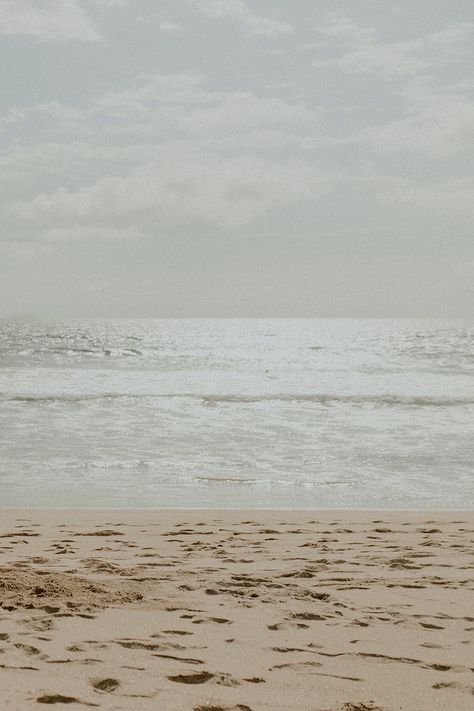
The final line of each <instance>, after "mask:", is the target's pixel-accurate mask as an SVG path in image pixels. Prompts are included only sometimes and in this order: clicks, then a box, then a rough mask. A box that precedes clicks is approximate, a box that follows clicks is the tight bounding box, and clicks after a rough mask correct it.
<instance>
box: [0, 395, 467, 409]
mask: <svg viewBox="0 0 474 711" xmlns="http://www.w3.org/2000/svg"><path fill="white" fill-rule="evenodd" d="M177 398H179V399H193V400H199V401H200V402H201V403H202V404H204V405H207V406H216V405H221V404H223V405H225V404H230V405H231V404H237V405H239V404H241V405H252V404H258V403H261V402H262V403H265V402H283V403H289V404H291V403H313V404H316V405H331V404H333V403H334V404H337V403H341V404H350V405H356V406H357V405H360V406H363V405H374V406H378V407H390V406H401V407H459V406H467V405H474V396H472V397H449V396H447V397H431V396H425V395H397V394H380V395H373V394H367V395H364V394H357V395H341V394H331V393H275V394H260V395H244V394H229V395H225V394H221V395H217V394H215V395H203V394H199V393H113V392H112V393H90V394H86V393H84V394H62V393H58V394H54V393H53V394H38V395H34V394H32V395H29V394H16V393H0V402H19V403H34V404H48V403H81V402H88V401H100V400H104V401H107V400H150V399H167V400H169V399H177Z"/></svg>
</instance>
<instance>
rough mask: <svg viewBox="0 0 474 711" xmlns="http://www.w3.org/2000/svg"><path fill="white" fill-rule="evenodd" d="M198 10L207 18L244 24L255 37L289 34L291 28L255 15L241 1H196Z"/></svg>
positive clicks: (282, 23) (283, 23) (291, 30)
mask: <svg viewBox="0 0 474 711" xmlns="http://www.w3.org/2000/svg"><path fill="white" fill-rule="evenodd" d="M197 2H198V6H199V8H200V9H201V10H202V12H203V13H204V14H205V15H207V16H208V17H214V18H217V19H219V18H231V19H235V20H239V21H240V22H242V23H244V24H245V25H246V26H247V28H248V29H249V30H250V32H252V33H253V34H255V35H267V36H274V35H285V34H291V33H292V32H293V28H292V27H291V25H289V24H288V23H286V22H278V21H277V20H272V19H270V18H268V17H262V16H260V15H255V14H254V13H253V12H252V11H251V10H250V9H249V8H248V6H247V5H246V4H245V3H244V2H242V0H197Z"/></svg>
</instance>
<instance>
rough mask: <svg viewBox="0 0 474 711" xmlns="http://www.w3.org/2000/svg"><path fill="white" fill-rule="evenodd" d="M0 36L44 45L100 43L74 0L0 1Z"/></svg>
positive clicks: (93, 29) (90, 22)
mask: <svg viewBox="0 0 474 711" xmlns="http://www.w3.org/2000/svg"><path fill="white" fill-rule="evenodd" d="M0 34H3V35H28V36H30V37H35V38H37V39H40V40H45V41H52V40H81V41H84V42H97V41H98V40H99V39H100V36H99V34H98V32H97V30H96V28H95V26H94V24H93V22H92V20H91V19H90V18H89V17H88V16H87V14H86V13H85V12H84V10H83V9H82V8H81V7H80V6H79V5H78V3H77V2H76V1H75V0H21V2H19V1H18V0H2V2H1V3H0Z"/></svg>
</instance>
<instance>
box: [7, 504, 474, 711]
mask: <svg viewBox="0 0 474 711" xmlns="http://www.w3.org/2000/svg"><path fill="white" fill-rule="evenodd" d="M473 529H474V513H472V512H470V513H462V512H461V513H460V512H453V511H450V512H444V513H442V512H433V511H431V512H427V513H419V512H398V513H397V512H388V511H383V512H374V511H349V510H346V511H247V512H246V511H229V510H227V511H204V510H201V511H198V510H186V511H184V510H183V511H177V510H175V511H169V510H168V511H131V510H64V509H63V510H60V509H56V510H34V509H30V510H18V509H16V510H13V509H12V510H4V511H2V512H1V513H0V555H1V558H0V605H1V607H0V696H1V699H2V708H8V709H11V710H16V709H18V710H19V711H20V710H21V711H22V710H23V709H28V708H36V707H38V708H41V707H42V705H57V706H58V708H62V707H63V706H64V705H69V707H71V708H75V707H76V706H77V707H78V708H79V707H80V705H83V706H90V707H96V708H100V709H104V710H105V709H117V710H118V709H137V710H140V711H141V710H142V709H143V711H146V710H147V709H154V710H155V709H166V710H167V711H181V710H182V711H222V710H225V711H229V710H232V711H248V709H251V711H260V709H262V710H263V709H265V710H266V709H268V710H272V711H273V710H277V709H278V710H280V709H281V710H282V711H283V709H285V711H287V710H288V709H292V710H294V711H303V710H304V711H368V710H370V711H376V710H377V711H379V710H380V711H400V710H403V711H414V710H415V709H416V711H425V710H426V711H433V709H446V710H449V711H462V710H463V709H471V708H472V703H473V693H474V658H473V640H474V635H473V631H474V611H473V606H472V600H473V588H474V580H473V569H474V561H473V557H472V555H473V554H472V551H473V546H472V544H473V533H474V531H473Z"/></svg>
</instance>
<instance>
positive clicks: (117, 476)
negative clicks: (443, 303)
mask: <svg viewBox="0 0 474 711" xmlns="http://www.w3.org/2000/svg"><path fill="white" fill-rule="evenodd" d="M473 335H474V324H473V323H469V322H462V321H444V322H435V321H407V320H277V319H275V320H132V321H127V320H110V321H105V320H100V321H99V320H97V321H57V322H41V323H40V322H31V323H29V322H6V321H4V322H0V505H2V506H87V507H107V506H111V507H128V506H130V507H184V508H186V507H208V508H221V507H242V508H287V507H290V508H293V507H295V508H328V507H329V508H332V507H334V508H344V507H350V508H400V509H403V508H417V509H429V508H442V509H445V508H464V509H466V508H472V506H473V504H474V486H473V480H474V477H473V473H474V466H473V463H474V437H473V431H474V417H473V414H474V377H473V375H474V345H473V344H474V340H473Z"/></svg>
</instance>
